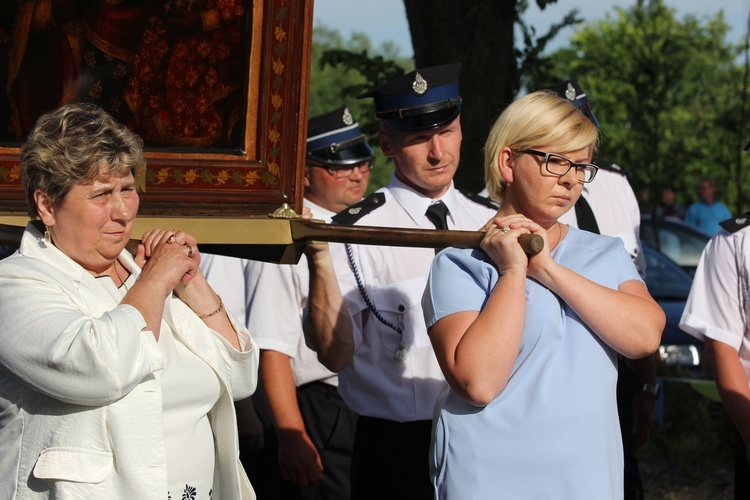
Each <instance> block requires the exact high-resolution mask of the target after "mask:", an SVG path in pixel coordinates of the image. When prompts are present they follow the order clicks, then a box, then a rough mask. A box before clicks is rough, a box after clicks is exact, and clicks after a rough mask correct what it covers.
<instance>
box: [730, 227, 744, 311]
mask: <svg viewBox="0 0 750 500" xmlns="http://www.w3.org/2000/svg"><path fill="white" fill-rule="evenodd" d="M732 241H733V243H734V262H735V264H736V266H737V281H738V283H737V286H738V287H739V292H740V302H741V304H740V306H741V307H740V312H741V314H742V316H743V320H744V323H745V325H747V318H746V314H747V313H746V311H745V307H746V306H747V302H748V289H747V281H746V280H745V266H743V265H742V261H743V257H744V256H743V255H742V249H741V248H740V239H739V235H738V234H736V233H735V234H734V235H733V236H732Z"/></svg>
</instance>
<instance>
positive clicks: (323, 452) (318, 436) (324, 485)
mask: <svg viewBox="0 0 750 500" xmlns="http://www.w3.org/2000/svg"><path fill="white" fill-rule="evenodd" d="M297 402H298V403H299V409H300V413H302V419H303V420H304V421H305V430H306V431H307V435H308V436H310V440H311V441H312V442H313V444H314V445H315V448H316V449H317V450H318V453H319V454H320V461H321V462H322V463H323V476H322V477H321V479H320V483H319V484H318V486H317V487H315V488H302V489H301V491H300V498H303V499H316V500H318V499H320V500H323V499H325V500H345V499H348V498H350V495H351V485H350V481H349V477H350V469H351V463H352V449H353V448H354V432H355V428H356V423H357V416H356V415H355V414H354V412H352V411H351V410H350V409H349V407H348V406H346V403H344V401H343V400H342V399H341V396H339V393H338V391H337V390H336V388H335V387H333V386H331V385H328V384H325V383H323V382H312V383H310V384H305V385H303V386H301V387H299V388H298V389H297Z"/></svg>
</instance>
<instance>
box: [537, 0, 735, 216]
mask: <svg viewBox="0 0 750 500" xmlns="http://www.w3.org/2000/svg"><path fill="white" fill-rule="evenodd" d="M727 30H728V25H727V24H726V22H725V21H724V19H723V15H722V14H721V13H719V14H717V15H716V16H715V17H712V18H709V19H705V20H700V19H698V18H696V17H695V16H685V18H684V19H683V20H678V19H677V18H676V17H675V13H674V11H673V10H672V9H670V8H668V7H666V6H665V5H664V2H663V0H648V1H646V0H640V1H639V2H638V3H637V4H636V5H635V6H634V7H632V8H630V9H627V10H624V9H620V8H616V9H615V10H614V15H612V16H609V15H608V16H607V17H606V18H605V20H603V21H600V22H597V23H592V24H588V25H586V26H583V27H581V28H580V29H578V30H577V31H576V32H575V34H574V35H573V37H572V39H571V45H570V47H568V48H564V49H561V50H558V51H557V52H555V53H553V54H552V55H550V56H549V58H548V64H546V65H544V66H543V68H540V71H539V72H537V73H536V74H535V75H534V78H535V79H536V82H539V83H541V82H549V81H552V82H554V81H561V80H563V79H566V78H570V77H577V78H578V80H579V83H580V84H581V86H582V87H583V88H584V89H585V90H586V91H587V93H588V94H589V100H590V101H591V102H593V104H594V112H595V114H596V116H597V118H598V119H599V122H600V123H601V130H602V137H603V141H602V144H601V145H600V150H599V155H598V156H599V157H601V158H604V159H608V160H612V161H617V162H618V163H621V164H622V165H624V166H625V167H626V168H627V169H628V171H629V172H630V179H631V182H632V183H633V185H634V187H635V188H636V189H637V190H638V191H640V190H642V189H644V188H646V189H647V190H648V191H649V192H650V196H652V197H654V196H656V195H657V194H658V193H659V192H660V190H661V187H662V186H664V185H667V184H670V183H671V184H675V185H676V186H677V188H678V191H679V192H680V195H679V198H678V201H679V202H681V203H683V204H688V203H690V202H692V201H694V200H695V199H696V198H697V196H696V193H697V190H696V188H697V185H698V180H699V178H700V177H701V176H710V177H713V178H714V179H715V180H716V182H717V186H719V196H720V197H721V198H723V199H724V201H726V202H728V204H729V205H730V207H731V208H732V209H733V211H735V212H740V211H742V210H745V209H747V207H746V206H744V204H745V203H744V201H743V199H742V197H741V193H742V191H743V189H742V188H743V187H747V182H748V179H747V178H746V176H745V175H743V173H744V169H745V168H746V166H747V162H748V159H747V158H744V157H743V156H742V155H738V154H737V153H738V151H740V149H741V147H742V146H744V144H745V143H746V142H747V139H748V134H747V130H748V128H747V124H746V123H744V122H743V121H741V120H740V118H741V117H742V116H746V114H744V113H743V112H741V110H743V109H745V108H746V106H747V103H746V100H747V99H746V98H744V97H743V89H742V79H743V69H742V68H741V67H739V66H738V65H737V63H736V61H737V60H738V56H739V55H740V54H741V52H742V50H743V47H741V46H733V45H730V44H728V43H727V42H726V41H725V36H726V33H727ZM545 69H546V74H545ZM536 82H534V83H536ZM530 87H531V88H535V85H534V84H532V85H530ZM735 185H736V186H737V189H736V190H734V189H730V186H735ZM650 201H655V200H650Z"/></svg>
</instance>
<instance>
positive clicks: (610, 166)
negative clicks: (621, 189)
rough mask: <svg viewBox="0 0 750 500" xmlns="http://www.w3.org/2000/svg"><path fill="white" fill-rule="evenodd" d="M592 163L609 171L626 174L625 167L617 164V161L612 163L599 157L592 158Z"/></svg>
mask: <svg viewBox="0 0 750 500" xmlns="http://www.w3.org/2000/svg"><path fill="white" fill-rule="evenodd" d="M592 163H593V164H594V165H596V166H597V167H599V168H601V169H602V170H609V171H610V172H614V173H616V174H620V175H623V176H625V177H627V176H628V171H627V170H625V167H623V166H622V165H618V164H617V163H613V162H611V161H607V160H600V159H599V158H594V159H593V160H592Z"/></svg>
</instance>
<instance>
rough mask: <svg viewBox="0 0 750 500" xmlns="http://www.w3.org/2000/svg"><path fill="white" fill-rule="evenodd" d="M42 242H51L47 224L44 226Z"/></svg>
mask: <svg viewBox="0 0 750 500" xmlns="http://www.w3.org/2000/svg"><path fill="white" fill-rule="evenodd" d="M44 242H45V243H52V235H51V234H49V228H48V227H47V226H44Z"/></svg>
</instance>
